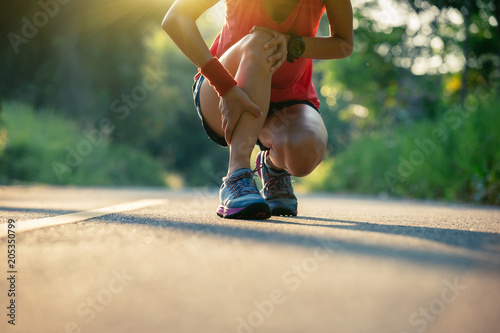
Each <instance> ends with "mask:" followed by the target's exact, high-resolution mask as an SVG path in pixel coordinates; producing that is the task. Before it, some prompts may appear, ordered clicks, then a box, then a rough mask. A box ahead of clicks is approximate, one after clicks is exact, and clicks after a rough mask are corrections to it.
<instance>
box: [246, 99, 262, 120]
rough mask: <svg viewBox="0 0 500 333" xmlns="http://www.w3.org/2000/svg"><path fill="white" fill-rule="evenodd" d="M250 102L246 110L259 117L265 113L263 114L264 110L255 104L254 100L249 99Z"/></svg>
mask: <svg viewBox="0 0 500 333" xmlns="http://www.w3.org/2000/svg"><path fill="white" fill-rule="evenodd" d="M249 102H250V103H248V105H247V106H246V108H245V111H248V112H250V113H251V114H253V115H254V116H255V117H257V118H259V117H262V116H263V114H262V111H261V110H260V108H259V107H258V106H257V105H255V104H254V103H253V102H252V101H249Z"/></svg>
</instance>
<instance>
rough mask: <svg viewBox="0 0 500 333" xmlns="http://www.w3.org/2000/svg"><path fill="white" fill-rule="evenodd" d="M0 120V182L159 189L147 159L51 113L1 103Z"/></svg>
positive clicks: (158, 173) (159, 176)
mask: <svg viewBox="0 0 500 333" xmlns="http://www.w3.org/2000/svg"><path fill="white" fill-rule="evenodd" d="M0 119H1V120H2V123H3V125H4V127H3V128H2V129H1V130H0V133H4V137H3V139H0V183H3V184H10V183H49V184H74V185H150V186H162V185H164V181H163V173H162V168H161V167H160V165H159V164H158V163H157V162H156V161H154V160H153V159H152V158H151V157H150V156H149V155H148V154H146V153H143V152H140V151H137V150H133V149H131V148H129V147H126V146H124V145H113V144H110V143H109V140H108V139H107V138H106V136H107V133H103V132H99V131H97V130H95V129H88V130H83V131H82V130H81V129H80V128H79V126H78V125H77V124H76V123H75V122H72V121H69V120H66V119H64V118H62V117H61V116H60V115H57V114H56V113H55V112H53V111H50V110H39V111H38V112H36V113H35V111H34V110H33V109H32V108H31V107H29V106H27V105H25V104H18V103H4V104H3V105H2V112H1V113H0ZM2 142H3V143H4V144H3V145H2ZM2 147H3V149H2Z"/></svg>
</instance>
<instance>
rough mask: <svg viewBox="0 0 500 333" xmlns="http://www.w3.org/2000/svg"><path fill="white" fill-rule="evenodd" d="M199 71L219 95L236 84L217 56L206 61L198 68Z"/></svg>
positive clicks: (222, 94)
mask: <svg viewBox="0 0 500 333" xmlns="http://www.w3.org/2000/svg"><path fill="white" fill-rule="evenodd" d="M199 72H200V73H201V74H202V75H203V76H204V77H205V78H206V79H207V80H208V82H209V83H210V85H211V86H212V87H214V89H215V91H217V93H218V94H219V97H222V96H224V95H225V94H226V93H227V92H228V91H229V90H230V89H231V88H232V87H234V86H235V85H236V84H237V82H236V80H235V79H234V78H233V76H232V75H231V73H229V72H228V70H227V69H226V68H225V67H224V66H223V65H222V64H221V63H220V61H219V59H217V58H213V59H212V60H210V61H209V62H207V63H206V64H205V65H204V66H203V67H202V68H200V69H199Z"/></svg>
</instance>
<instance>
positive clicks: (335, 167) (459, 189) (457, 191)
mask: <svg viewBox="0 0 500 333" xmlns="http://www.w3.org/2000/svg"><path fill="white" fill-rule="evenodd" d="M498 102H499V98H498V97H489V98H484V99H482V100H479V99H477V98H475V97H472V96H471V97H469V99H468V100H467V103H466V104H467V105H466V106H465V107H452V108H449V109H446V110H441V113H440V117H439V118H438V120H437V121H435V122H431V121H429V120H422V121H419V122H416V123H413V124H411V125H400V126H399V127H397V128H395V129H392V130H388V131H386V132H383V133H381V132H374V133H371V134H370V135H366V136H364V137H361V138H359V139H357V140H354V141H353V142H352V143H351V144H350V145H349V146H348V147H347V148H346V149H345V150H344V151H343V152H341V153H339V154H338V155H337V156H336V157H334V158H327V160H326V163H325V165H324V166H322V167H320V170H319V172H318V174H316V175H314V176H311V177H309V179H308V183H306V184H304V185H305V186H306V187H308V189H310V190H321V191H347V192H357V193H369V194H381V193H387V194H391V195H397V196H405V197H412V198H432V199H448V200H464V201H474V202H482V203H490V204H497V205H498V204H500V150H499V149H498V147H500V136H499V135H498V129H499V128H500V117H498V115H497V111H496V105H498Z"/></svg>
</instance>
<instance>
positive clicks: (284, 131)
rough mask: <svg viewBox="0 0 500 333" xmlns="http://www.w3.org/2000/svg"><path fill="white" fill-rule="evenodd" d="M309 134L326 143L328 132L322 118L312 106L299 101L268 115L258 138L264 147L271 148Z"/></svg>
mask: <svg viewBox="0 0 500 333" xmlns="http://www.w3.org/2000/svg"><path fill="white" fill-rule="evenodd" d="M311 134H312V135H314V136H315V137H316V138H318V139H321V140H322V141H324V142H325V144H326V141H327V139H328V133H327V131H326V127H325V124H324V122H323V118H322V117H321V115H320V114H319V113H318V111H316V110H315V109H314V108H313V107H311V106H309V105H307V104H302V103H301V104H295V105H292V106H289V107H286V108H283V109H281V110H279V111H277V112H275V113H274V114H272V115H271V116H269V117H268V118H267V120H266V122H265V123H264V127H263V129H262V132H261V134H260V136H259V139H260V141H261V142H262V144H264V145H265V146H266V147H269V148H273V147H276V146H277V145H281V144H283V143H285V142H290V141H292V140H293V138H299V139H300V138H301V137H302V138H306V137H307V136H308V135H311Z"/></svg>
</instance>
